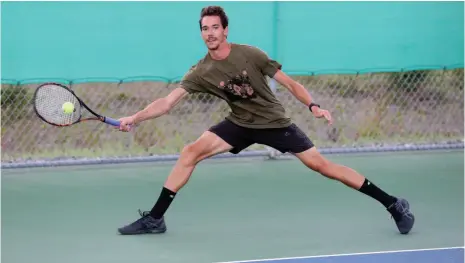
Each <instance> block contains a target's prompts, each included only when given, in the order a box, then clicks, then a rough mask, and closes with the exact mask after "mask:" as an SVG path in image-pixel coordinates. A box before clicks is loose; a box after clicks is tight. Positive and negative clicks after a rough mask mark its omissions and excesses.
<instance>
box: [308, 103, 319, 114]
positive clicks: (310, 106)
mask: <svg viewBox="0 0 465 263" xmlns="http://www.w3.org/2000/svg"><path fill="white" fill-rule="evenodd" d="M313 106H317V107H318V108H320V105H319V104H316V103H313V102H312V103H310V105H308V109H309V110H310V112H312V107H313Z"/></svg>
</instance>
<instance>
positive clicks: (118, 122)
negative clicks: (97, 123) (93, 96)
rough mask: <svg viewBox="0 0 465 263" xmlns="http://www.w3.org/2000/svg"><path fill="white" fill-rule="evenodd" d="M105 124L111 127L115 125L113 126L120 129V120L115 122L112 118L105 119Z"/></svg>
mask: <svg viewBox="0 0 465 263" xmlns="http://www.w3.org/2000/svg"><path fill="white" fill-rule="evenodd" d="M104 122H105V123H108V124H110V125H113V126H117V127H119V125H120V121H119V120H115V119H112V118H110V117H105V119H104Z"/></svg>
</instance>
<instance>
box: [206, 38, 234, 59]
mask: <svg viewBox="0 0 465 263" xmlns="http://www.w3.org/2000/svg"><path fill="white" fill-rule="evenodd" d="M208 53H210V56H211V57H212V58H213V59H214V60H222V59H225V58H227V57H228V56H229V53H231V45H230V44H229V43H228V42H226V41H225V42H223V43H221V44H220V46H219V47H218V49H216V50H208Z"/></svg>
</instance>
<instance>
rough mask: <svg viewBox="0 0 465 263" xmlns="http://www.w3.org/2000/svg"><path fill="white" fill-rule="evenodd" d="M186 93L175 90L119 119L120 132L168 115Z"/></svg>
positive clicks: (179, 89)
mask: <svg viewBox="0 0 465 263" xmlns="http://www.w3.org/2000/svg"><path fill="white" fill-rule="evenodd" d="M187 93H188V92H187V91H186V90H185V89H184V88H182V87H179V88H176V89H174V90H173V91H171V92H170V93H169V94H168V95H167V96H166V97H163V98H159V99H157V100H155V101H153V102H152V103H150V104H149V105H147V107H145V108H144V109H143V110H141V111H139V112H137V113H135V114H134V115H131V116H128V117H124V118H121V119H119V120H120V121H121V125H120V130H122V131H129V129H130V126H134V125H136V124H138V123H141V122H143V121H146V120H149V119H153V118H158V117H160V116H162V115H164V114H166V113H168V112H169V111H170V110H171V109H172V108H173V107H174V106H176V105H177V104H178V103H179V101H181V99H182V98H183V97H184V96H185V95H186V94H187Z"/></svg>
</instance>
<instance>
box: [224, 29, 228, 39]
mask: <svg viewBox="0 0 465 263" xmlns="http://www.w3.org/2000/svg"><path fill="white" fill-rule="evenodd" d="M223 35H224V36H225V37H226V38H227V37H228V35H229V27H226V28H225V29H224V31H223Z"/></svg>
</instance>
